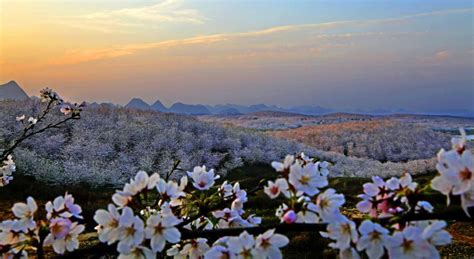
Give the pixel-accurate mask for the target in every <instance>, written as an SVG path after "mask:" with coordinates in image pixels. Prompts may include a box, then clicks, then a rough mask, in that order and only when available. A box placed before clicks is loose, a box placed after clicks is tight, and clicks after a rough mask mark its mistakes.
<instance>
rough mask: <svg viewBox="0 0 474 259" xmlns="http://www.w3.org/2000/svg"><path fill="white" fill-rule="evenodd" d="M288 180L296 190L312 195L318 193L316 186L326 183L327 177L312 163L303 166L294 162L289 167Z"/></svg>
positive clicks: (322, 185) (320, 186) (323, 185)
mask: <svg viewBox="0 0 474 259" xmlns="http://www.w3.org/2000/svg"><path fill="white" fill-rule="evenodd" d="M289 182H290V184H291V185H293V186H294V187H295V189H296V190H297V191H301V192H303V193H306V194H307V195H309V196H313V195H315V194H317V193H319V189H318V188H322V187H325V186H327V185H328V181H327V178H326V177H325V176H322V175H321V174H320V173H319V171H318V167H317V166H316V165H315V164H313V163H308V164H306V165H304V166H300V165H298V164H294V165H292V166H291V167H290V174H289Z"/></svg>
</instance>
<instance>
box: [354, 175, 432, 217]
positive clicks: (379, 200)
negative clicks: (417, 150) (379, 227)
mask: <svg viewBox="0 0 474 259" xmlns="http://www.w3.org/2000/svg"><path fill="white" fill-rule="evenodd" d="M417 187H418V184H417V183H416V182H413V179H412V177H411V175H410V174H409V173H404V174H403V175H402V176H401V177H400V178H396V177H391V178H390V179H389V180H387V181H384V180H383V179H382V178H380V177H378V176H374V177H372V182H370V183H365V184H364V185H363V188H364V193H363V194H361V195H359V198H362V201H361V202H359V203H358V204H357V209H358V210H359V211H360V212H362V213H367V214H369V215H370V216H371V217H373V218H387V217H392V216H394V215H398V214H402V213H406V212H408V211H410V210H412V211H413V212H415V211H416V212H420V211H424V212H432V210H433V207H432V206H431V204H430V203H429V202H427V201H419V200H417V201H416V202H415V201H413V199H410V197H411V196H413V195H415V194H417V193H419V192H420V189H419V188H417Z"/></svg>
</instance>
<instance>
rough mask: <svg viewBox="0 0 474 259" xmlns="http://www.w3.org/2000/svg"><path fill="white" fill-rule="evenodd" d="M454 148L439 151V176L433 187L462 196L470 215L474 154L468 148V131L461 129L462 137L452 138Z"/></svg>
mask: <svg viewBox="0 0 474 259" xmlns="http://www.w3.org/2000/svg"><path fill="white" fill-rule="evenodd" d="M451 142H452V149H451V150H449V151H445V150H444V149H442V150H441V151H439V153H438V164H437V165H436V168H437V169H438V172H439V174H440V175H439V176H436V177H435V178H434V179H433V181H431V188H433V189H434V190H437V191H439V192H441V193H442V194H444V195H446V196H447V198H448V199H447V200H448V205H449V203H450V202H449V201H450V199H449V196H450V195H451V194H452V195H459V196H461V205H462V207H463V209H464V211H465V212H466V214H467V215H468V216H470V214H469V212H468V208H469V207H472V206H474V156H473V155H472V152H471V151H470V150H468V149H467V148H466V132H465V131H464V130H463V129H461V137H460V138H453V139H452V141H451Z"/></svg>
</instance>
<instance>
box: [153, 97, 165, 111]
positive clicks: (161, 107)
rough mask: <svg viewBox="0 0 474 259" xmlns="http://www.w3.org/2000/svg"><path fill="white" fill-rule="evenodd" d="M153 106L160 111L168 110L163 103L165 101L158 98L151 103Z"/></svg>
mask: <svg viewBox="0 0 474 259" xmlns="http://www.w3.org/2000/svg"><path fill="white" fill-rule="evenodd" d="M151 108H152V109H153V110H155V111H160V112H165V111H167V110H168V109H166V107H165V106H164V105H163V103H161V101H160V100H156V102H155V103H154V104H153V105H151Z"/></svg>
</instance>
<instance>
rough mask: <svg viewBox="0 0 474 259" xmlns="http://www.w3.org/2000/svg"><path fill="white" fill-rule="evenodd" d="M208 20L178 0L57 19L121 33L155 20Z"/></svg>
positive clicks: (93, 28) (187, 21)
mask: <svg viewBox="0 0 474 259" xmlns="http://www.w3.org/2000/svg"><path fill="white" fill-rule="evenodd" d="M206 20H207V18H206V17H204V16H203V15H202V14H201V13H200V12H199V11H198V10H195V9H190V8H184V7H183V6H182V1H181V0H163V1H161V2H158V3H156V4H153V5H148V6H143V7H135V8H123V9H116V10H106V11H100V12H94V13H88V14H83V15H78V16H69V17H61V19H58V20H57V22H58V23H61V24H64V25H69V26H73V27H77V28H82V29H90V30H98V31H102V32H121V31H125V30H127V29H129V28H130V27H136V26H150V25H153V24H158V23H187V24H202V23H204V22H205V21H206Z"/></svg>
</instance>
